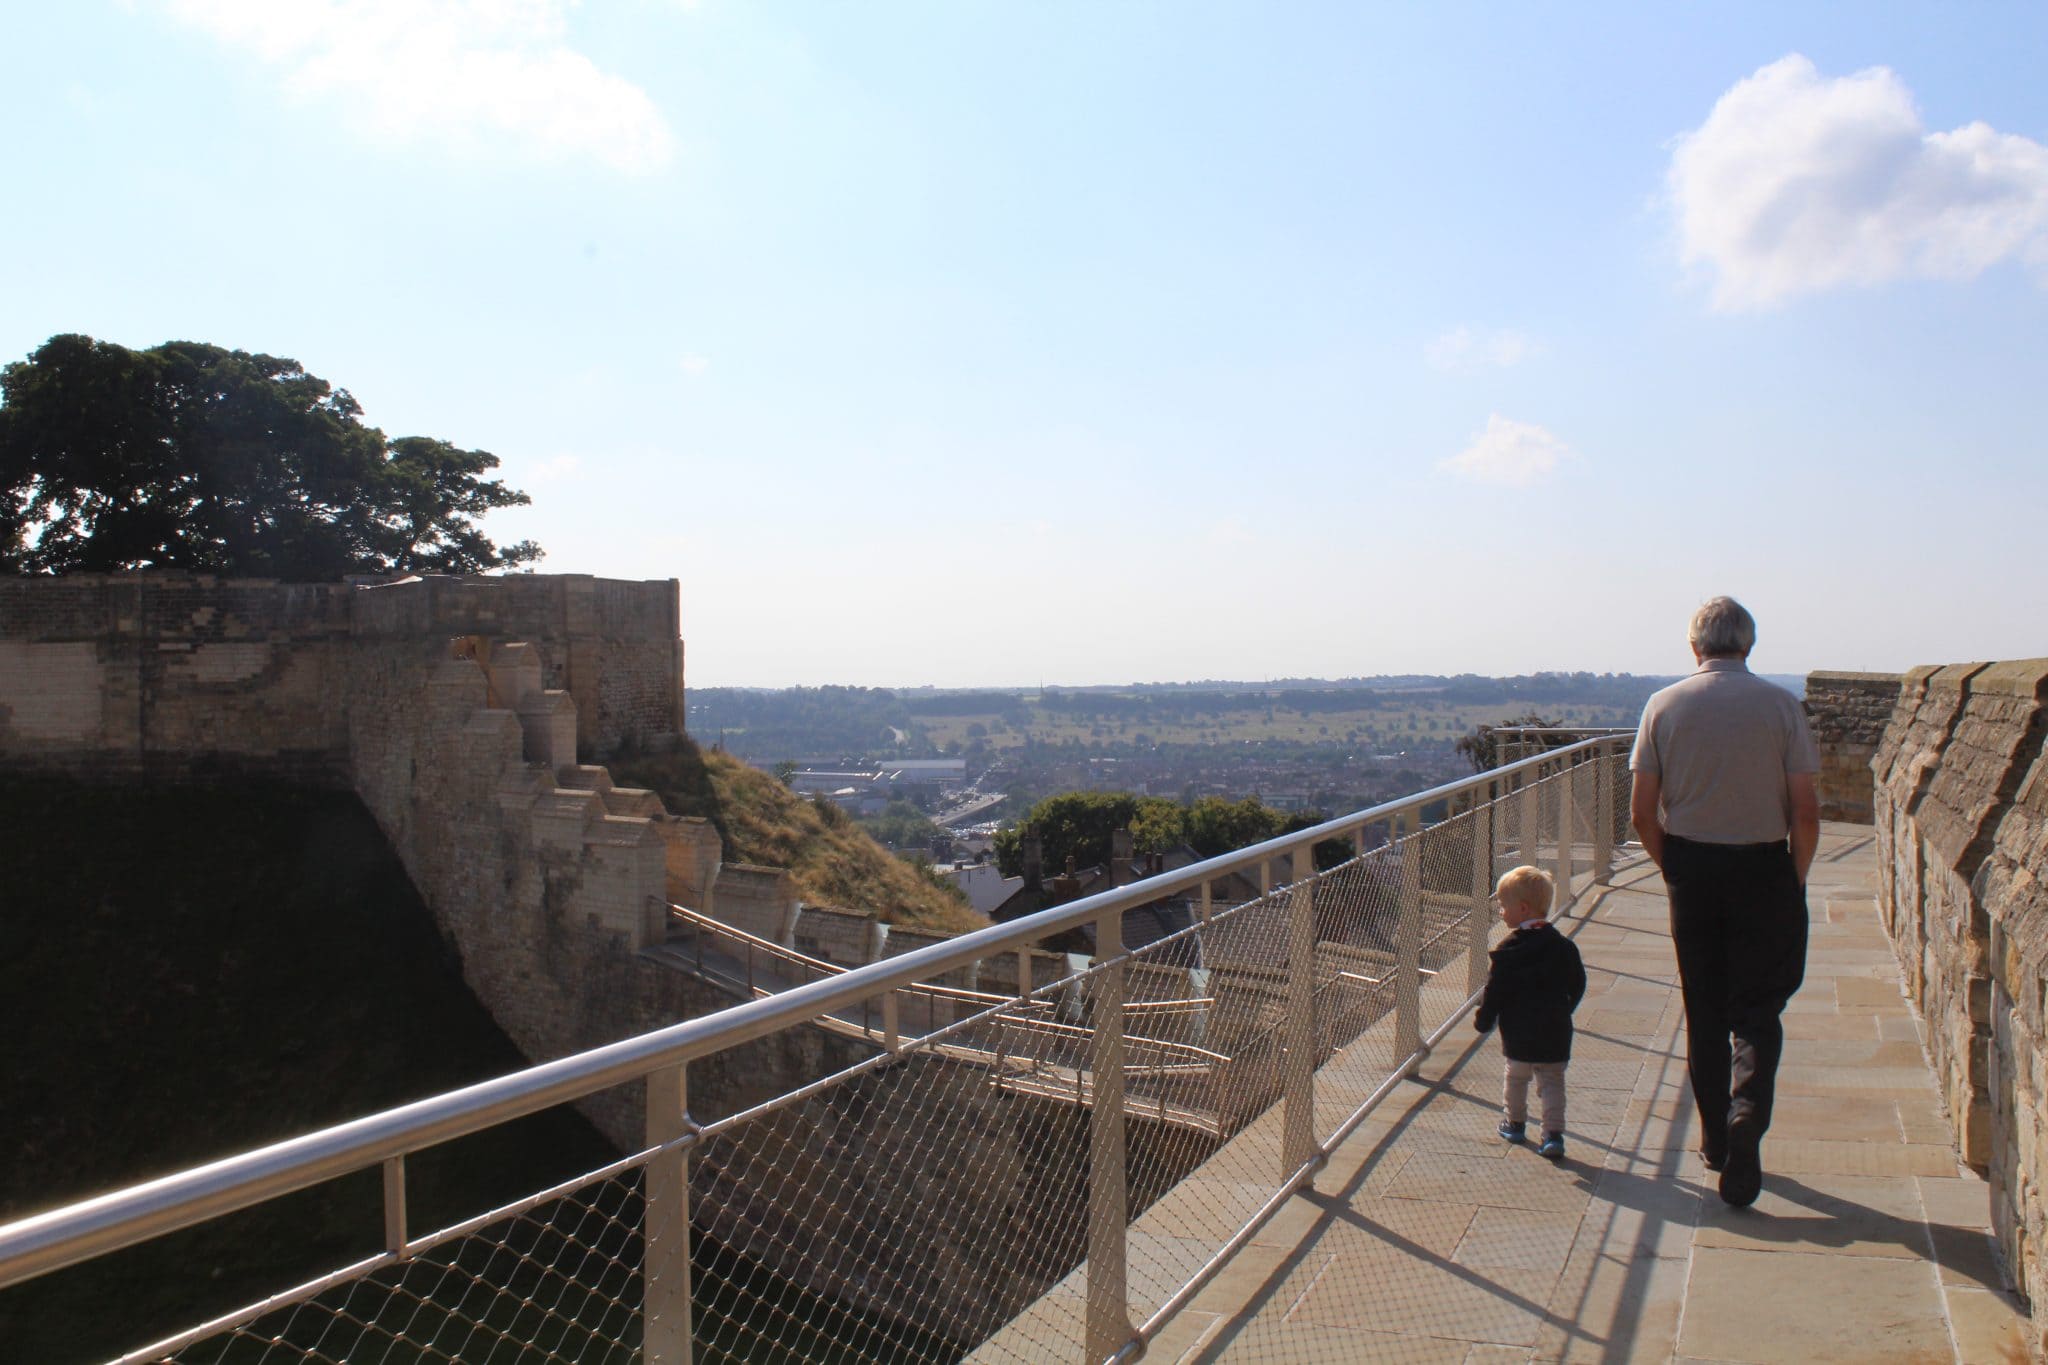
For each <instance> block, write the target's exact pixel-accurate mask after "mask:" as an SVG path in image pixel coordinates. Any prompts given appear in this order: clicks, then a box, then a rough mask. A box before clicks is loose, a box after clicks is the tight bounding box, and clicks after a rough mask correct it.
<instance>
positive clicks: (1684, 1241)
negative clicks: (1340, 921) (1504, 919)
mask: <svg viewBox="0 0 2048 1365" xmlns="http://www.w3.org/2000/svg"><path fill="white" fill-rule="evenodd" d="M1875 885H1876V863H1875V856H1874V840H1873V836H1872V832H1871V830H1870V829H1869V828H1868V827H1863V826H1855V825H1835V824H1830V825H1828V826H1826V827H1825V832H1824V835H1823V838H1822V843H1821V852H1820V856H1819V859H1818V860H1817V863H1816V866H1815V869H1814V874H1813V878H1812V882H1811V885H1810V894H1809V908H1810V911H1811V914H1812V936H1811V943H1810V948H1809V954H1808V966H1807V975H1806V983H1805V986H1804V988H1803V989H1802V990H1801V991H1800V993H1799V994H1798V996H1797V997H1795V998H1794V1000H1793V1001H1792V1004H1791V1006H1790V1008H1789V1010H1788V1011H1787V1013H1786V1016H1785V1023H1786V1037H1787V1042H1786V1050H1785V1059H1784V1064H1783V1068H1782V1070H1781V1071H1780V1076H1779V1103H1778V1112H1777V1116H1776V1119H1775V1121H1774V1124H1773V1126H1772V1129H1771V1132H1770V1135H1769V1137H1768V1138H1767V1139H1766V1141H1765V1144H1764V1167H1765V1179H1764V1190H1763V1195H1762V1197H1761V1198H1760V1199H1759V1200H1758V1201H1757V1203H1756V1205H1755V1207H1754V1208H1751V1209H1747V1210H1734V1209H1730V1208H1728V1207H1727V1206H1725V1205H1724V1204H1723V1203H1722V1202H1721V1200H1720V1197H1719V1195H1718V1193H1717V1192H1716V1187H1715V1183H1714V1182H1715V1179H1716V1178H1715V1177H1714V1176H1713V1175H1712V1174H1711V1173H1709V1172H1708V1171H1707V1170H1706V1169H1705V1168H1704V1167H1703V1166H1702V1164H1701V1162H1700V1159H1699V1157H1698V1155H1697V1154H1696V1152H1695V1148H1696V1146H1697V1139H1698V1135H1697V1127H1696V1119H1695V1116H1694V1113H1693V1107H1692V1100H1691V1095H1690V1091H1689V1089H1688V1087H1687V1083H1686V1077H1685V1046H1684V1033H1683V1010H1682V1007H1681V1004H1680V999H1679V993H1678V987H1677V980H1676V974H1675V973H1676V969H1675V967H1674V965H1673V959H1672V953H1671V943H1670V937H1669V932H1668V927H1667V916H1666V910H1665V901H1664V888H1663V884H1662V881H1661V879H1660V878H1659V877H1658V875H1657V872H1656V869H1655V868H1654V867H1653V866H1651V865H1650V864H1649V863H1648V862H1647V861H1646V860H1643V859H1641V858H1640V855H1639V856H1638V859H1637V861H1635V862H1634V863H1632V864H1628V865H1625V866H1623V867H1622V868H1621V869H1619V870H1618V871H1617V873H1616V875H1615V878H1614V884H1613V885H1612V886H1611V887H1609V888H1606V889H1604V890H1602V889H1599V888H1594V889H1593V894H1592V895H1591V896H1590V897H1589V898H1586V899H1584V900H1582V901H1581V906H1582V911H1581V913H1580V914H1579V915H1578V916H1577V917H1576V919H1575V920H1574V921H1573V922H1571V923H1569V924H1567V925H1566V926H1565V927H1566V929H1567V932H1570V933H1572V934H1573V935H1574V937H1575V938H1576V940H1577V942H1578V944H1579V947H1580V949H1581V951H1582V953H1583V954H1584V956H1585V959H1586V963H1587V967H1588V974H1589V976H1590V978H1591V984H1590V989H1589V993H1588V995H1587V998H1586V1001H1585V1003H1584V1004H1583V1005H1581V1006H1580V1009H1579V1013H1578V1016H1577V1020H1578V1026H1579V1034H1578V1042H1577V1044H1576V1047H1575V1050H1574V1057H1573V1062H1572V1066H1571V1073H1570V1102H1571V1107H1570V1115H1569V1121H1568V1129H1569V1137H1568V1144H1569V1146H1568V1152H1567V1155H1566V1159H1565V1160H1564V1161H1562V1162H1560V1163H1557V1164H1555V1165H1553V1164H1551V1163H1549V1162H1547V1161H1545V1160H1543V1159H1542V1158H1540V1157H1538V1156H1537V1155H1536V1154H1535V1153H1534V1151H1533V1150H1531V1149H1530V1148H1528V1147H1510V1146H1508V1145H1507V1144H1505V1143H1503V1142H1501V1141H1500V1140H1499V1139H1498V1138H1497V1137H1496V1136H1495V1135H1494V1132H1493V1128H1494V1124H1495V1123H1496V1121H1497V1120H1498V1117H1499V1087H1500V1072H1501V1057H1500V1052H1499V1047H1498V1043H1497V1041H1496V1040H1495V1039H1494V1038H1491V1037H1489V1038H1480V1037H1478V1036H1477V1035H1475V1034H1473V1033H1472V1032H1471V1031H1470V1029H1469V1026H1465V1027H1461V1028H1460V1029H1459V1030H1458V1031H1456V1032H1454V1033H1453V1034H1452V1035H1451V1036H1450V1037H1449V1038H1447V1039H1446V1040H1445V1042H1444V1043H1443V1045H1441V1046H1440V1047H1439V1048H1438V1049H1437V1051H1436V1053H1435V1055H1434V1056H1432V1057H1431V1058H1430V1060H1429V1061H1428V1062H1427V1063H1426V1064H1425V1065H1424V1067H1423V1069H1422V1071H1421V1073H1420V1074H1419V1075H1418V1076H1417V1077H1416V1079H1415V1081H1414V1082H1413V1083H1412V1084H1408V1085H1405V1086H1403V1087H1402V1088H1401V1089H1400V1090H1399V1091H1397V1093H1396V1094H1395V1095H1394V1096H1393V1097H1392V1098H1391V1099H1389V1100H1388V1101H1387V1102H1386V1103H1385V1104H1383V1105H1382V1106H1381V1107H1380V1108H1379V1109H1378V1110H1376V1111H1374V1113H1373V1114H1372V1115H1371V1117H1370V1118H1369V1119H1368V1120H1367V1121H1366V1123H1365V1124H1364V1125H1362V1126H1361V1127H1360V1128H1359V1130H1358V1131H1357V1132H1355V1133H1354V1134H1353V1135H1352V1136H1351V1137H1350V1138H1349V1139H1348V1140H1347V1141H1346V1142H1345V1144H1344V1145H1343V1146H1341V1147H1339V1148H1338V1149H1337V1151H1336V1153H1335V1154H1334V1155H1333V1157H1332V1160H1331V1163H1330V1165H1329V1166H1328V1167H1327V1168H1326V1169H1325V1170H1324V1171H1323V1172H1322V1173H1321V1174H1319V1175H1318V1177H1317V1179H1316V1182H1315V1191H1314V1192H1313V1193H1312V1194H1310V1195H1306V1196H1303V1197H1299V1198H1296V1199H1294V1200H1292V1201H1290V1203H1289V1204H1288V1205H1287V1206H1286V1207H1284V1208H1283V1209H1282V1210H1281V1211H1280V1212H1279V1213H1278V1214H1276V1215H1275V1217H1274V1218H1273V1219H1272V1220H1271V1221H1270V1222H1269V1223H1268V1224H1267V1225H1266V1227H1265V1228H1264V1229H1263V1230H1262V1231H1261V1232H1260V1233H1259V1235H1258V1237H1257V1240H1256V1241H1255V1242H1254V1243H1253V1244H1252V1245H1251V1246H1249V1247H1248V1248H1246V1249H1245V1250H1244V1251H1242V1252H1241V1253H1240V1254H1239V1255H1238V1256H1236V1257H1235V1258H1234V1259H1233V1260H1232V1261H1231V1263H1230V1264H1229V1265H1228V1266H1227V1267H1226V1268H1225V1269H1224V1270H1223V1271H1222V1272H1221V1273H1220V1274H1219V1275H1218V1277H1217V1278H1216V1279H1215V1280H1213V1281H1212V1282H1211V1283H1210V1284H1209V1285H1208V1286H1207V1287H1206V1288H1205V1289H1204V1290H1203V1292H1202V1293H1201V1294H1200V1295H1199V1296H1198V1297H1197V1298H1196V1299H1195V1300H1194V1301H1193V1303H1192V1304H1191V1305H1190V1306H1189V1307H1188V1308H1187V1309H1185V1310H1183V1311H1182V1312H1181V1313H1180V1314H1179V1315H1178V1316H1177V1317H1175V1318H1174V1319H1172V1320H1171V1321H1170V1322H1169V1323H1168V1324H1167V1325H1166V1326H1165V1328H1164V1329H1163V1331H1162V1333H1161V1335H1160V1336H1159V1337H1158V1338H1157V1339H1156V1340H1155V1341H1154V1342H1153V1343H1152V1344H1151V1347H1150V1349H1149V1350H1148V1351H1147V1353H1146V1359H1148V1360H1152V1361H1159V1360H1168V1361H1221V1360H1241V1361H1322V1362H1331V1363H1332V1365H1335V1363H1336V1362H1349V1361H1363V1360H1371V1361H1393V1362H1416V1365H1422V1363H1423V1362H1430V1363H1432V1365H1433V1363H1434V1362H1446V1363H1450V1362H1460V1363H1463V1362H1473V1363H1476V1362H1481V1361H1485V1362H1496V1361H1528V1360H1537V1361H1553V1360H1563V1361H1602V1362H1617V1361H1667V1360H1681V1361H1700V1362H1706V1361H1713V1362H1732V1361H1745V1362H1776V1361H1786V1362H1792V1361H1797V1362H1812V1361H1855V1362H1859V1363H1863V1365H1868V1363H1870V1362H1886V1361H1892V1362H1908V1361H1910V1362H1916V1363H1917V1362H1928V1361H1951V1360H1953V1361H1962V1362H1972V1365H1977V1363H1981V1362H1998V1361H2007V1360H2011V1361H2020V1360H2025V1359H2026V1352H2025V1347H2024V1346H2023V1344H2022V1342H2023V1337H2024V1319H2023V1317H2022V1316H2021V1310H2020V1308H2019V1307H2018V1304H2017V1301H2016V1300H2015V1299H2014V1298H2013V1297H2012V1296H2010V1295H2009V1294H2008V1293H2006V1292H2005V1291H2004V1289H2003V1284H2004V1278H2003V1275H2002V1272H2001V1270H2000V1267H1999V1265H1998V1263H1997V1259H1996V1256H1995V1253H1994V1249H1993V1243H1992V1241H1991V1237H1990V1231H1989V1229H1990V1214H1989V1198H1988V1187H1987V1186H1986V1185H1985V1183H1984V1182H1983V1181H1982V1180H1981V1179H1980V1178H1978V1177H1977V1176H1976V1175H1974V1174H1972V1173H1971V1172H1970V1171H1969V1170H1968V1169H1966V1168H1964V1167H1962V1166H1961V1165H1960V1164H1959V1163H1958V1161H1957V1157H1956V1151H1955V1146H1954V1138H1953V1133H1952V1131H1951V1128H1950V1125H1949V1121H1948V1119H1947V1118H1946V1117H1945V1115H1944V1113H1943V1110H1942V1101H1941V1098H1940V1093H1939V1091H1938V1089H1937V1087H1936V1085H1935V1082H1934V1078H1933V1075H1932V1073H1931V1072H1930V1070H1929V1068H1928V1065H1927V1061H1926V1056H1925V1053H1924V1050H1923V1043H1922V1026H1921V1025H1920V1023H1919V1021H1918V1020H1917V1019H1916V1018H1915V1016H1914V1013H1913V1011H1912V1009H1911V1007H1910V1006H1909V1004H1908V1003H1907V1001H1906V999H1905V997H1904V995H1903V994H1902V992H1901V988H1900V979H1899V972H1898V967H1897V963H1896V959H1895V958H1894V956H1893V953H1892V950H1891V947H1890V945H1889V942H1888V941H1887V939H1886V936H1885V932H1884V929H1883V927H1882V925H1881V923H1880V921H1879V919H1878V916H1877V909H1876V905H1875V903H1874V901H1873V893H1874V890H1875ZM1532 1099H1533V1096H1532ZM1271 1131H1272V1126H1271V1125H1263V1124H1262V1125H1255V1126H1254V1127H1253V1128H1251V1129H1248V1130H1247V1131H1246V1133H1245V1134H1243V1135H1242V1136H1241V1137H1240V1138H1239V1139H1238V1141H1240V1142H1256V1141H1260V1140H1267V1135H1268V1134H1269V1133H1270V1132H1271ZM1234 1145H1235V1144H1233V1146H1234ZM1219 1155H1222V1154H1219ZM1275 1162H1276V1164H1277V1157H1276V1158H1275ZM1201 1174H1202V1173H1201V1172H1199V1171H1198V1172H1196V1173H1195V1176H1194V1178H1193V1179H1191V1180H1189V1181H1187V1182H1184V1185H1183V1187H1182V1190H1177V1191H1176V1192H1175V1193H1174V1194H1171V1195H1169V1196H1167V1197H1166V1198H1163V1199H1161V1200H1160V1201H1159V1203H1158V1204H1156V1205H1154V1206H1153V1207H1152V1208H1151V1209H1150V1210H1148V1211H1147V1212H1146V1214H1145V1215H1144V1217H1143V1218H1141V1219H1140V1220H1139V1222H1138V1224H1136V1225H1134V1227H1133V1229H1132V1258H1133V1266H1132V1280H1133V1283H1134V1284H1139V1283H1142V1282H1143V1281H1144V1279H1145V1275H1144V1268H1143V1265H1142V1263H1141V1261H1142V1257H1143V1255H1144V1251H1143V1248H1144V1246H1145V1236H1144V1235H1141V1234H1146V1233H1148V1232H1149V1233H1152V1234H1154V1235H1163V1236H1172V1235H1175V1233H1176V1232H1178V1233H1179V1234H1180V1235H1189V1234H1191V1233H1193V1232H1194V1231H1195V1227H1194V1221H1193V1219H1192V1218H1191V1217H1189V1215H1191V1214H1193V1212H1194V1211H1195V1210H1194V1206H1193V1205H1192V1204H1190V1205H1189V1207H1187V1208H1181V1207H1179V1206H1178V1203H1177V1201H1183V1202H1184V1201H1191V1200H1195V1199H1199V1198H1201V1197H1202V1196H1201V1193H1200V1190H1201ZM1075 1292H1080V1286H1079V1285H1078V1284H1069V1285H1065V1286H1062V1287H1061V1288H1059V1289H1056V1290H1055V1291H1054V1295H1053V1296H1049V1298H1050V1297H1056V1296H1058V1295H1060V1294H1062V1293H1067V1294H1071V1293H1075ZM1034 1311H1037V1310H1034ZM1030 1317H1031V1314H1029V1313H1027V1314H1026V1315H1025V1316H1024V1318H1021V1319H1019V1321H1018V1322H1016V1323H1013V1324H1012V1325H1011V1328H1010V1330H1011V1331H1012V1332H1016V1331H1020V1330H1021V1331H1026V1332H1028V1331H1029V1330H1030V1328H1029V1323H1028V1319H1029V1318H1030Z"/></svg>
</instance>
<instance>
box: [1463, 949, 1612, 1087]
mask: <svg viewBox="0 0 2048 1365" xmlns="http://www.w3.org/2000/svg"><path fill="white" fill-rule="evenodd" d="M1488 956H1489V957H1491V958H1492V959H1493V970H1491V971H1490V972H1488V973H1487V975H1486V993H1485V994H1484V995H1482V996H1480V998H1479V1013H1478V1015H1477V1017H1475V1018H1474V1019H1473V1021H1472V1022H1473V1023H1474V1025H1476V1026H1477V1027H1478V1029H1479V1031H1480V1032H1481V1033H1487V1032H1490V1031H1491V1030H1492V1028H1493V1026H1494V1024H1495V1023H1498V1024H1499V1025H1500V1050H1501V1051H1502V1052H1504V1053H1506V1054H1507V1056H1508V1060H1509V1061H1512V1062H1568V1061H1570V1060H1571V1056H1572V1011H1573V1010H1575V1009H1577V1008H1578V1007H1579V1001H1580V1000H1581V999H1583V998H1584V997H1585V994H1586V966H1585V964H1584V963H1583V962H1581V961H1580V960H1579V949H1578V945H1576V944H1574V943H1573V942H1572V941H1571V940H1570V939H1568V938H1566V937H1565V936H1564V935H1563V934H1560V933H1559V932H1557V930H1556V929H1555V928H1553V927H1552V926H1551V925H1550V924H1549V923H1548V922H1545V923H1542V924H1525V925H1523V926H1522V927H1521V928H1519V929H1517V930H1515V931H1514V932H1513V933H1512V934H1509V935H1508V936H1507V937H1506V938H1505V939H1503V940H1501V945H1500V947H1498V948H1495V949H1494V950H1493V951H1492V952H1491V953H1490V954H1488Z"/></svg>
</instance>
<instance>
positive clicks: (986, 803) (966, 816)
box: [932, 792, 1008, 827]
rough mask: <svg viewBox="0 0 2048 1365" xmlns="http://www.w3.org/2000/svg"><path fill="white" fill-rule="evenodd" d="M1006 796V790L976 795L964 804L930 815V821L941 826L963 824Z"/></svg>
mask: <svg viewBox="0 0 2048 1365" xmlns="http://www.w3.org/2000/svg"><path fill="white" fill-rule="evenodd" d="M1006 796H1008V793H1007V792H990V793H989V794H988V795H986V796H977V797H975V798H974V799H973V800H972V801H969V802H968V803H967V804H966V805H964V806H955V807H954V808H953V809H951V810H948V811H941V812H939V813H938V814H937V815H934V816H933V817H932V823H933V824H935V825H939V826H941V827H944V826H949V825H964V824H966V823H967V822H968V821H970V820H972V819H973V818H974V817H975V816H977V815H979V814H981V813H982V812H983V811H985V810H987V809H988V808H989V807H991V806H994V805H998V804H1000V803H1001V802H1002V801H1003V799H1004V798H1005V797H1006Z"/></svg>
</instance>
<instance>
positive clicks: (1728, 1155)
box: [1629, 597, 1820, 1207]
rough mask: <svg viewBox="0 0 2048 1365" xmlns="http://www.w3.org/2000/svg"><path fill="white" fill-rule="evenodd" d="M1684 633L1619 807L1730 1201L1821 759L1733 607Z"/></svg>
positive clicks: (1749, 1192) (1713, 1156)
mask: <svg viewBox="0 0 2048 1365" xmlns="http://www.w3.org/2000/svg"><path fill="white" fill-rule="evenodd" d="M1689 638H1690V640H1691V643H1692V653H1693V660H1694V662H1695V663H1696V664H1697V665H1698V668H1697V669H1696V670H1695V671H1694V672H1693V674H1692V676H1690V677H1688V678H1685V679H1683V680H1681V681H1679V682H1676V683H1673V684H1672V685H1671V686H1669V687H1667V688H1665V689H1663V690H1662V691H1660V692H1658V693H1656V694H1655V695H1654V696H1652V697H1651V698H1650V700H1649V703H1648V704H1647V705H1646V706H1644V708H1643V720H1642V726H1641V728H1640V729H1639V730H1637V732H1636V743H1635V752H1634V753H1633V754H1632V755H1631V756H1630V759H1629V767H1630V769H1632V770H1633V772H1634V774H1635V790H1634V794H1633V795H1632V797H1631V798H1630V801H1629V814H1630V816H1631V818H1632V819H1633V820H1634V822H1635V827H1636V831H1637V833H1638V834H1639V835H1640V836H1641V837H1642V841H1643V847H1644V848H1645V849H1646V850H1648V852H1649V854H1650V856H1651V857H1652V858H1653V859H1655V860H1656V863H1657V866H1658V867H1659V868H1660V869H1661V870H1662V871H1663V873H1664V884H1665V886H1666V888H1667V889H1668V891H1669V894H1670V898H1671V938H1672V942H1673V944H1674V945H1675V946H1676V948H1677V950H1678V977H1679V982H1680V985H1681V987H1682V989H1683V991H1684V994H1685V1032H1686V1049H1687V1057H1686V1069H1687V1071H1688V1073H1689V1074H1690V1075H1691V1078H1692V1093H1693V1102H1694V1103H1695V1104H1696V1105H1698V1106H1699V1115H1700V1134H1701V1142H1700V1155H1701V1157H1702V1158H1703V1159H1704V1160H1705V1161H1706V1164H1707V1169H1709V1170H1713V1171H1719V1172H1720V1173H1721V1198H1722V1199H1724V1200H1726V1201H1727V1202H1728V1203H1730V1204H1733V1205H1735V1206H1737V1207H1741V1206H1744V1205H1748V1204H1751V1203H1754V1202H1755V1201H1756V1197H1757V1193H1758V1192H1759V1191H1760V1190H1761V1189H1762V1188H1763V1157H1762V1143H1763V1136H1764V1130H1765V1129H1767V1128H1769V1127H1770V1124H1771V1100H1772V1095H1773V1093H1774V1091H1775V1088H1776V1082H1777V1074H1778V1057H1779V1054H1780V1053H1781V1052H1782V1051H1783V1050H1784V1045H1785V1032H1784V1027H1783V1026H1782V1025H1781V1024H1780V1023H1779V1019H1778V1016H1779V1015H1780V1014H1781V1013H1783V1011H1784V1009H1785V1002H1786V1001H1788V1000H1790V999H1791V998H1792V994H1793V992H1795V991H1797V990H1798V989H1799V983H1800V981H1801V980H1802V979H1803V978H1804V977H1805V975H1806V874H1807V869H1808V868H1810V867H1811V866H1812V865H1813V852H1814V848H1815V846H1816V845H1817V844H1818V843H1819V841H1820V802H1819V798H1818V796H1817V795H1816V794H1815V791H1814V774H1815V773H1816V772H1817V771H1819V769H1820V756H1819V754H1818V752H1817V751H1816V750H1815V748H1814V744H1813V736H1812V735H1811V734H1810V733H1809V732H1808V731H1807V728H1806V717H1805V714H1804V712H1803V711H1802V709H1801V707H1800V704H1799V699H1798V698H1796V697H1794V696H1793V695H1792V694H1791V693H1790V692H1787V691H1786V690H1785V689H1783V688H1781V687H1778V686H1777V685H1775V684H1773V683H1770V682H1766V681H1765V680H1764V679H1762V678H1759V677H1757V676H1756V675H1755V674H1753V673H1751V672H1750V671H1749V664H1748V659H1749V652H1750V650H1751V649H1752V648H1754V646H1755V644H1756V622H1755V621H1754V620H1753V619H1752V618H1751V617H1750V614H1749V612H1748V611H1746V610H1744V609H1743V606H1742V604H1741V603H1739V602H1737V601H1735V599H1733V598H1731V597H1717V598H1715V599H1714V600H1713V601H1711V602H1709V603H1707V604H1706V605H1705V606H1703V607H1701V608H1700V609H1699V610H1698V611H1697V612H1695V613H1694V614H1693V618H1692V627H1691V630H1690V631H1689ZM1731 1040H1732V1041H1731Z"/></svg>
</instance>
